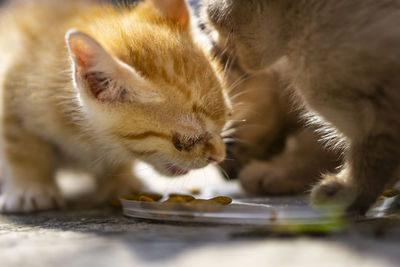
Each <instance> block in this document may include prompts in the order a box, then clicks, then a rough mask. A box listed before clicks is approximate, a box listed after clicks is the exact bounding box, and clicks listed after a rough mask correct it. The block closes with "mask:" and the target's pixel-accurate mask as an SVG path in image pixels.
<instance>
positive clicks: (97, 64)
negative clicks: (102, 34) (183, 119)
mask: <svg viewBox="0 0 400 267" xmlns="http://www.w3.org/2000/svg"><path fill="white" fill-rule="evenodd" d="M65 39H66V42H67V46H68V51H69V54H70V57H71V59H72V64H73V70H74V81H75V83H76V85H77V87H78V88H79V89H80V90H81V91H83V92H84V93H85V94H86V95H88V96H91V97H94V98H95V99H97V100H100V101H103V102H116V101H119V102H121V101H123V100H125V99H127V98H130V99H132V100H137V101H140V102H152V101H156V100H157V96H156V95H155V93H151V92H150V91H148V90H146V89H147V88H148V87H149V86H148V83H147V81H146V80H145V79H144V78H142V77H141V76H140V75H139V74H138V73H137V72H136V71H135V70H134V69H133V68H131V67H129V66H128V65H126V64H124V63H122V62H120V61H119V60H117V59H115V58H113V57H112V56H111V55H110V54H109V53H108V52H107V51H105V50H104V48H103V47H102V46H101V45H100V44H99V43H98V42H97V41H96V40H94V39H93V38H92V37H90V36H89V35H87V34H86V33H83V32H79V31H75V30H69V31H68V32H67V34H66V36H65ZM132 87H134V88H132Z"/></svg>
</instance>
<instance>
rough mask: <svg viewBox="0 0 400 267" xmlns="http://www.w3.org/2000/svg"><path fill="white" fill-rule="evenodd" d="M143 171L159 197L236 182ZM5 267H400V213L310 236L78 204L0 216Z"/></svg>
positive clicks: (204, 173) (0, 262) (210, 173)
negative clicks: (148, 216)
mask: <svg viewBox="0 0 400 267" xmlns="http://www.w3.org/2000/svg"><path fill="white" fill-rule="evenodd" d="M139 172H140V173H141V174H142V177H147V178H149V177H151V178H152V180H151V183H149V184H151V185H152V186H150V187H151V189H152V190H156V191H158V192H164V193H166V192H168V191H173V190H181V191H184V190H185V189H189V188H192V187H193V186H195V187H197V188H202V190H207V188H208V189H210V188H214V189H215V188H219V189H215V190H214V191H213V192H211V193H210V192H208V193H210V194H220V193H221V192H222V191H223V190H222V191H218V190H220V189H221V188H225V189H227V188H230V187H231V189H232V186H231V185H232V183H226V182H225V181H223V180H221V179H219V178H215V172H214V170H201V171H198V172H197V174H196V173H194V174H191V175H190V177H186V178H182V179H178V180H176V179H174V180H163V178H159V179H158V178H157V179H155V178H154V173H152V171H151V170H150V169H148V168H146V167H141V168H139ZM68 179H72V180H70V181H69V182H68ZM68 179H64V182H61V183H60V185H61V186H62V187H64V193H65V192H66V193H67V194H71V192H73V191H76V190H77V189H79V188H80V187H79V186H77V183H76V181H74V180H73V179H74V178H71V177H70V178H68ZM80 181H81V182H82V184H86V186H88V185H89V184H90V182H88V180H86V182H83V181H85V179H82V178H81V179H80ZM78 184H79V183H78ZM72 185H73V186H72ZM74 186H75V188H73V187H74ZM68 187H69V190H70V191H68V190H65V188H68ZM89 187H90V186H89ZM211 191H212V190H211ZM228 191H229V190H228ZM205 193H207V192H205ZM0 266H1V267H17V266H23V267H25V266H29V267H35V266H38V267H53V266H57V267H63V266H65V267H70V266H74V267H79V266H96V267H106V266H121V267H124V266H127V267H128V266H129V267H132V266H174V267H176V266H185V267H186V266H190V267H192V266H229V267H233V266H273V267H275V266H307V267H308V266H319V267H323V266H357V267H361V266H362V267H364V266H365V267H367V266H371V267H383V266H400V214H397V215H392V216H390V217H387V218H382V219H376V220H370V221H358V222H355V223H353V224H351V225H350V226H348V227H346V228H344V229H342V230H340V231H338V232H335V233H331V234H318V233H317V234H315V233H314V234H312V235H311V234H288V233H277V232H275V231H272V230H271V229H268V228H267V227H251V226H245V225H204V224H190V223H189V224H187V223H166V222H154V221H145V220H139V219H133V218H128V217H124V216H123V215H122V212H121V211H120V210H116V209H112V208H101V209H98V208H97V209H85V208H83V207H82V206H80V207H79V206H78V207H77V205H75V207H69V208H67V209H65V210H62V211H53V212H45V213H38V214H31V215H0Z"/></svg>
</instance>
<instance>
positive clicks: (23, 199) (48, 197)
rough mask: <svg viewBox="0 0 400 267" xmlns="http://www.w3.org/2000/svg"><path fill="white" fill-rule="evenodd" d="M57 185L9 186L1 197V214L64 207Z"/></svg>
mask: <svg viewBox="0 0 400 267" xmlns="http://www.w3.org/2000/svg"><path fill="white" fill-rule="evenodd" d="M63 204H64V203H63V199H62V198H61V195H60V193H59V191H58V188H57V187H56V185H55V184H32V183H30V184H26V185H23V186H15V185H7V184H6V186H5V188H4V190H3V192H2V194H1V195H0V212H2V213H28V212H35V211H43V210H50V209H54V208H58V207H62V206H63Z"/></svg>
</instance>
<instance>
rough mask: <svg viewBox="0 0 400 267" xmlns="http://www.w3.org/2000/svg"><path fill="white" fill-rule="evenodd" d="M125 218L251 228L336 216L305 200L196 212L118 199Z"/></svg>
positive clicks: (378, 213)
mask: <svg viewBox="0 0 400 267" xmlns="http://www.w3.org/2000/svg"><path fill="white" fill-rule="evenodd" d="M395 201H398V200H397V197H392V198H388V199H386V200H384V201H380V202H378V203H377V205H375V206H374V207H373V208H372V209H371V210H370V211H369V212H368V214H367V218H376V217H382V216H384V215H385V212H386V211H388V210H389V209H390V207H391V206H392V205H393V203H394V202H395ZM121 203H122V206H123V213H124V214H125V215H126V216H129V217H134V218H140V219H150V220H156V221H175V222H191V223H218V224H250V225H291V224H302V225H313V224H324V223H325V222H331V221H332V218H338V217H339V216H340V213H339V212H335V211H334V210H335V209H329V210H330V212H329V213H326V212H325V213H322V212H319V211H316V210H314V209H313V208H311V207H310V206H309V205H308V202H307V200H306V199H305V198H301V197H288V198H251V199H235V200H234V201H233V202H232V203H231V204H229V205H226V206H216V207H214V206H208V205H205V206H203V205H199V206H197V208H196V210H193V209H192V208H189V209H188V208H187V206H185V205H182V204H179V203H162V202H141V201H132V200H124V199H121Z"/></svg>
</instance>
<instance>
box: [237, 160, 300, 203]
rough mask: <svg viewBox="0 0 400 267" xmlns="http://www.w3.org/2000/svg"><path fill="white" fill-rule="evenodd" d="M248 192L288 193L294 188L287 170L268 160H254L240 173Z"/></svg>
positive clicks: (257, 193) (262, 193) (256, 193)
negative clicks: (288, 177) (287, 175)
mask: <svg viewBox="0 0 400 267" xmlns="http://www.w3.org/2000/svg"><path fill="white" fill-rule="evenodd" d="M239 178H240V182H241V183H242V186H243V188H244V189H245V190H246V192H248V193H250V194H255V195H264V194H273V195H278V194H287V193H290V192H291V191H292V190H293V188H292V181H290V180H288V179H286V178H287V177H286V172H285V170H282V169H280V168H277V167H275V166H273V165H271V164H269V163H267V162H262V161H252V162H251V163H249V164H248V165H247V166H246V167H244V168H243V170H242V171H241V172H240V175H239Z"/></svg>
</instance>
